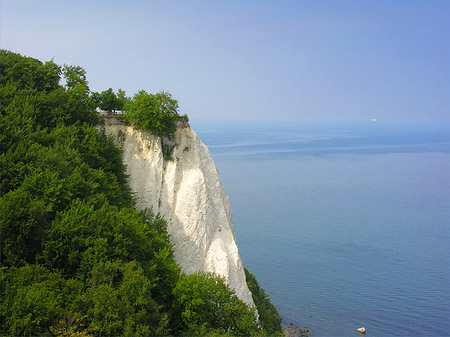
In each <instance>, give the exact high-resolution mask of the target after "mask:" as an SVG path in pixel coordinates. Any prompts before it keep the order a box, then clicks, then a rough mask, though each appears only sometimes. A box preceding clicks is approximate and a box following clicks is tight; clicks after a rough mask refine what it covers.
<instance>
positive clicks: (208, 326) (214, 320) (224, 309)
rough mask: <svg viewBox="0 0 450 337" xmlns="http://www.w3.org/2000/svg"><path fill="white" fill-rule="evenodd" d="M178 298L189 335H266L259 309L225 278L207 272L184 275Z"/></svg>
mask: <svg viewBox="0 0 450 337" xmlns="http://www.w3.org/2000/svg"><path fill="white" fill-rule="evenodd" d="M174 294H175V303H174V306H175V309H176V310H177V311H178V312H179V314H180V317H181V319H182V323H183V331H184V332H185V333H186V334H187V335H200V334H205V333H206V334H208V335H209V334H226V335H235V336H254V335H259V334H262V331H261V330H260V329H259V328H258V324H257V320H258V319H257V316H256V312H255V309H253V308H250V307H249V306H247V305H246V304H245V303H244V302H242V301H241V300H240V299H239V298H238V297H237V296H236V294H235V293H234V291H233V290H231V289H230V288H228V287H227V285H226V283H225V280H224V279H223V278H222V277H219V276H216V275H214V274H210V273H204V272H197V273H194V274H191V275H182V276H181V277H180V279H179V281H178V283H177V285H176V287H175V289H174Z"/></svg>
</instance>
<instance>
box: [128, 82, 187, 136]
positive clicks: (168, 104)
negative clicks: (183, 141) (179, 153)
mask: <svg viewBox="0 0 450 337" xmlns="http://www.w3.org/2000/svg"><path fill="white" fill-rule="evenodd" d="M127 109H128V111H127V115H126V118H127V119H128V120H129V121H131V122H132V123H134V124H135V125H136V126H139V127H141V128H143V129H144V130H146V131H148V132H150V133H151V134H153V135H155V136H159V137H166V138H168V139H173V137H174V134H175V130H176V126H175V122H176V120H177V119H178V118H179V117H180V116H179V114H178V102H177V100H175V99H173V98H172V95H171V94H169V93H167V92H159V93H157V94H154V95H153V94H149V93H147V92H146V91H145V90H141V91H139V92H138V93H137V94H136V95H134V97H133V99H132V100H131V101H130V102H129V104H128V107H127Z"/></svg>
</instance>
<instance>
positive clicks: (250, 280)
mask: <svg viewBox="0 0 450 337" xmlns="http://www.w3.org/2000/svg"><path fill="white" fill-rule="evenodd" d="M244 270H245V277H246V279H247V285H248V288H249V289H250V291H251V293H252V297H253V301H254V302H255V305H256V308H257V309H258V314H259V321H260V323H261V326H262V327H263V329H264V330H265V331H266V332H267V333H269V334H270V335H272V336H273V335H277V334H279V335H281V334H282V332H283V329H282V327H281V321H282V319H281V317H280V315H279V314H278V310H277V309H276V308H275V306H274V305H273V304H272V303H271V302H270V298H269V296H267V294H266V292H265V290H264V289H262V288H261V287H260V286H259V284H258V281H257V280H256V277H255V275H253V274H252V273H250V272H249V271H248V270H247V269H246V268H244Z"/></svg>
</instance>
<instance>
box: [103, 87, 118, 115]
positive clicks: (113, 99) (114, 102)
mask: <svg viewBox="0 0 450 337" xmlns="http://www.w3.org/2000/svg"><path fill="white" fill-rule="evenodd" d="M99 99H100V105H99V107H100V109H102V110H103V111H107V112H109V113H113V112H115V111H116V110H117V109H118V107H119V101H118V99H117V96H116V94H115V93H114V91H113V89H112V88H109V89H108V90H105V91H103V92H102V93H101V94H100V96H99Z"/></svg>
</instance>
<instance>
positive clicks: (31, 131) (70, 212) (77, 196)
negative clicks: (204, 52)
mask: <svg viewBox="0 0 450 337" xmlns="http://www.w3.org/2000/svg"><path fill="white" fill-rule="evenodd" d="M61 76H63V79H65V85H64V86H63V85H61V84H60V81H61V80H62V78H61ZM0 95H1V100H0V102H1V103H0V113H1V124H0V127H1V136H0V141H1V144H0V145H1V148H0V165H1V185H0V188H1V189H0V196H1V199H0V212H1V217H0V236H1V268H0V271H1V274H0V277H1V284H0V292H1V294H0V295H1V299H2V301H1V304H0V306H1V317H0V318H1V326H0V333H1V335H2V336H19V335H21V336H23V335H27V336H39V335H56V336H107V335H109V336H112V335H114V336H122V335H123V336H149V335H171V334H172V335H210V334H226V335H258V334H265V332H264V330H263V329H261V326H263V327H264V326H265V324H266V323H264V322H263V321H262V316H261V324H259V323H258V321H257V318H256V317H257V316H256V315H255V312H254V309H251V308H249V307H247V306H246V305H245V304H244V303H243V302H242V301H240V300H239V299H238V298H237V297H236V296H235V294H234V292H233V291H231V290H230V289H229V288H228V287H227V286H226V285H225V283H224V280H223V279H221V278H219V277H216V276H214V275H210V274H203V273H199V274H194V275H190V276H185V275H183V274H181V273H180V268H179V266H178V265H177V263H176V262H175V260H174V257H173V252H172V246H171V244H170V242H169V240H168V235H167V232H166V222H165V220H164V219H163V218H161V217H160V216H159V215H155V214H153V213H152V212H151V210H145V211H137V210H136V209H135V208H134V200H133V198H132V195H131V192H130V189H129V187H128V185H127V179H126V178H127V177H126V174H125V168H124V165H123V164H122V161H121V153H120V150H119V149H118V148H117V147H116V146H114V144H113V142H112V141H111V140H110V139H108V138H107V137H106V136H105V135H104V134H103V133H101V132H99V131H98V130H97V129H96V125H97V123H98V118H97V113H96V106H97V104H96V103H95V102H94V100H95V95H93V94H92V93H91V92H90V90H89V87H88V82H87V81H86V76H85V71H84V69H82V68H81V67H74V66H63V67H60V66H58V65H56V64H55V63H54V62H52V61H49V62H46V63H42V62H40V61H39V60H36V59H33V58H29V57H23V56H21V55H19V54H15V53H12V52H9V51H4V50H2V51H0ZM139 95H142V96H143V101H145V99H146V98H145V97H147V96H146V95H148V94H144V93H142V92H141V93H140V94H138V96H137V98H139V97H140V96H139ZM163 96H164V95H163ZM163 96H161V97H163ZM155 99H156V100H158V99H157V98H155ZM166 99H167V101H168V102H169V103H170V102H171V103H170V104H172V107H170V108H168V109H173V108H174V107H175V103H174V102H173V101H171V98H170V97H169V96H164V99H163V101H164V100H166ZM135 101H136V102H137V101H139V102H140V100H139V99H136V97H135ZM135 104H136V106H138V105H139V104H140V103H139V104H138V103H135ZM152 104H153V103H152ZM155 104H156V103H155ZM158 104H162V103H158ZM133 109H134V108H133ZM161 109H162V108H161ZM164 109H165V108H164ZM133 111H134V110H133ZM268 331H269V330H268Z"/></svg>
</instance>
